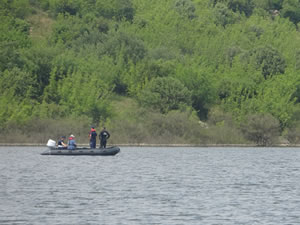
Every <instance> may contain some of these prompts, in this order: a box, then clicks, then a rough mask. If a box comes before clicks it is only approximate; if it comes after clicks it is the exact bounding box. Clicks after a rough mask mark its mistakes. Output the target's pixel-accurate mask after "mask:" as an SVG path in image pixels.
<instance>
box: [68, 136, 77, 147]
mask: <svg viewBox="0 0 300 225" xmlns="http://www.w3.org/2000/svg"><path fill="white" fill-rule="evenodd" d="M76 147H77V145H76V141H75V136H74V135H73V134H71V135H70V137H69V142H68V149H69V150H75V149H76Z"/></svg>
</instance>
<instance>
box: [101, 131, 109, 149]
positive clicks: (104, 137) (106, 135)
mask: <svg viewBox="0 0 300 225" xmlns="http://www.w3.org/2000/svg"><path fill="white" fill-rule="evenodd" d="M109 137H110V134H109V132H108V131H107V130H106V128H105V127H103V130H102V131H101V133H100V135H99V139H100V148H106V142H107V140H108V139H109Z"/></svg>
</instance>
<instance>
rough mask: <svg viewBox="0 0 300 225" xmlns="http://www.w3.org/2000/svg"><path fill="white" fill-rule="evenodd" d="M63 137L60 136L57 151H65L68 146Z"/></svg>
mask: <svg viewBox="0 0 300 225" xmlns="http://www.w3.org/2000/svg"><path fill="white" fill-rule="evenodd" d="M65 138H66V137H65V136H61V137H60V140H59V141H58V142H57V147H58V149H67V147H68V145H67V144H66V143H65Z"/></svg>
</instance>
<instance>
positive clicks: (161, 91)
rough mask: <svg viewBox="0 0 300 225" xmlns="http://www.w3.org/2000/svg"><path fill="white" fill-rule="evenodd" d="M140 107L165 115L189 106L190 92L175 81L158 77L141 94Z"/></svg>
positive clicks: (170, 78)
mask: <svg viewBox="0 0 300 225" xmlns="http://www.w3.org/2000/svg"><path fill="white" fill-rule="evenodd" d="M138 100H139V102H140V104H141V105H143V106H146V107H150V108H153V109H156V110H159V111H160V112H161V113H167V112H169V111H171V110H176V109H180V108H182V107H186V106H190V105H191V94H190V91H189V90H188V89H187V88H186V87H185V86H184V85H183V84H182V83H181V82H180V81H179V80H177V79H175V78H172V77H158V78H155V79H153V80H151V81H150V82H149V83H148V84H147V85H146V86H145V88H144V90H143V91H142V92H141V94H140V96H139V98H138Z"/></svg>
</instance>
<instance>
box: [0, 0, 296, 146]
mask: <svg viewBox="0 0 300 225" xmlns="http://www.w3.org/2000/svg"><path fill="white" fill-rule="evenodd" d="M0 20H1V25H0V51H1V52H0V133H1V136H2V137H3V139H2V140H1V141H2V142H13V141H15V142H19V141H23V142H24V141H26V140H36V141H45V140H46V139H47V138H49V136H50V135H52V136H53V135H54V137H55V138H56V137H57V136H59V135H62V134H64V135H68V134H70V133H74V132H76V133H77V136H78V137H79V138H81V139H79V140H82V141H85V140H86V139H87V137H86V136H87V133H88V131H89V127H90V126H91V125H95V126H96V127H97V128H98V130H99V129H100V126H102V125H106V126H107V127H108V128H109V129H110V130H111V131H112V133H113V135H112V142H115V143H195V144H197V143H252V142H255V143H257V144H260V145H268V144H273V143H277V142H278V141H279V140H278V137H279V136H282V137H284V138H286V139H288V141H290V142H291V143H297V142H298V141H300V140H299V137H298V136H299V135H298V133H299V132H300V106H299V102H300V33H299V29H300V28H299V26H298V25H299V24H298V23H299V22H300V1H299V0H164V1H162V0H0ZM113 137H114V139H113Z"/></svg>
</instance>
